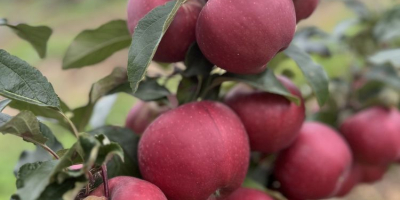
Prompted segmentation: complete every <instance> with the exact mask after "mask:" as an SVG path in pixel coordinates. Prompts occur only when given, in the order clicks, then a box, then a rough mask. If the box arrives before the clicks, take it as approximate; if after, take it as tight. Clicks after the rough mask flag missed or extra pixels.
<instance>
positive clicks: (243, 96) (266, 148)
mask: <svg viewBox="0 0 400 200" xmlns="http://www.w3.org/2000/svg"><path fill="white" fill-rule="evenodd" d="M279 80H280V81H281V82H282V83H283V85H285V87H286V88H287V89H288V90H289V91H290V92H291V93H292V94H293V95H296V96H298V97H300V98H301V94H300V91H299V90H298V89H297V87H296V86H295V85H294V84H293V83H292V82H291V81H290V80H289V79H287V78H284V77H279ZM239 87H242V86H240V85H239ZM232 90H234V92H235V94H232V93H228V95H227V98H226V100H225V103H226V104H227V105H228V106H229V107H231V108H232V109H233V110H234V111H235V112H236V113H237V114H238V116H239V117H240V119H241V120H242V122H243V124H244V126H245V128H246V131H247V134H248V135H249V140H250V147H251V150H253V151H259V152H262V153H274V152H278V151H280V150H282V149H285V148H287V147H289V145H290V144H292V143H293V142H294V141H295V139H296V137H297V135H298V131H299V130H300V128H301V125H302V124H303V122H304V118H305V107H304V102H303V100H302V99H301V101H302V102H301V104H300V105H299V106H297V105H296V104H295V103H293V102H290V101H289V100H288V99H286V98H285V97H284V96H281V95H277V94H272V93H268V92H263V91H254V92H250V91H249V90H248V89H247V88H245V89H242V90H238V89H235V88H234V89H232Z"/></svg>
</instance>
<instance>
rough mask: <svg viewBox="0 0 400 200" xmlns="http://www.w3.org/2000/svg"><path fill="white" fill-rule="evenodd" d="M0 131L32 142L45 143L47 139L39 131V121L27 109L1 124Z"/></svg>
mask: <svg viewBox="0 0 400 200" xmlns="http://www.w3.org/2000/svg"><path fill="white" fill-rule="evenodd" d="M0 132H2V133H3V134H7V133H8V134H12V135H16V136H18V137H21V138H22V139H24V140H25V141H28V142H32V143H34V144H41V145H45V143H46V141H47V138H46V137H45V136H44V135H43V134H42V133H41V132H40V128H39V121H38V120H37V119H36V116H35V115H34V114H33V113H31V112H29V111H22V112H20V113H19V114H18V115H17V116H15V117H13V118H11V119H10V120H9V121H7V122H6V123H4V124H3V125H1V126H0Z"/></svg>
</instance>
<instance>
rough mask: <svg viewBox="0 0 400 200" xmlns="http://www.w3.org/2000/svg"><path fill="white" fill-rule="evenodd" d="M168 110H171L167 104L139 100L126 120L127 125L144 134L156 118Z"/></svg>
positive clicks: (135, 131)
mask: <svg viewBox="0 0 400 200" xmlns="http://www.w3.org/2000/svg"><path fill="white" fill-rule="evenodd" d="M167 110H169V107H168V106H167V105H159V104H158V103H157V102H143V101H138V102H137V103H136V104H135V105H134V106H133V107H132V109H131V110H130V111H129V113H128V116H127V118H126V120H125V127H127V128H129V129H131V130H132V131H133V132H134V133H137V134H142V133H143V132H144V130H146V128H147V126H149V124H150V123H151V122H152V121H153V120H154V119H156V118H157V117H158V116H159V115H160V114H161V113H164V112H166V111H167Z"/></svg>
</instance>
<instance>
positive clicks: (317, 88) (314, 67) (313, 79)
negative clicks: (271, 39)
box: [284, 43, 329, 106]
mask: <svg viewBox="0 0 400 200" xmlns="http://www.w3.org/2000/svg"><path fill="white" fill-rule="evenodd" d="M284 53H285V54H286V55H287V56H288V57H290V58H292V59H293V60H294V61H295V62H296V63H297V65H298V66H299V67H300V69H301V70H302V72H303V74H304V76H305V78H306V79H307V81H308V83H309V84H310V85H311V88H312V89H313V91H314V94H315V96H316V98H317V100H318V104H319V105H320V106H322V105H324V103H325V102H326V100H327V99H328V98H329V88H328V86H329V79H328V75H327V74H326V72H325V70H324V69H323V68H322V66H321V65H319V64H317V63H315V62H314V61H313V60H312V58H311V57H310V55H308V54H307V53H306V52H304V51H303V50H301V49H300V48H299V47H297V46H296V45H294V44H293V43H292V44H291V45H290V46H289V47H288V48H287V49H286V50H285V51H284Z"/></svg>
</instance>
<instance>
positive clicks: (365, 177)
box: [359, 164, 388, 183]
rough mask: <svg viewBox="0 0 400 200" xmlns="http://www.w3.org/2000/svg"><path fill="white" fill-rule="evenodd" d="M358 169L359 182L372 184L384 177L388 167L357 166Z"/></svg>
mask: <svg viewBox="0 0 400 200" xmlns="http://www.w3.org/2000/svg"><path fill="white" fill-rule="evenodd" d="M359 168H360V171H361V182H364V183H373V182H376V181H379V180H381V179H382V178H383V175H385V173H386V171H387V169H388V166H387V165H362V164H359Z"/></svg>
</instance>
